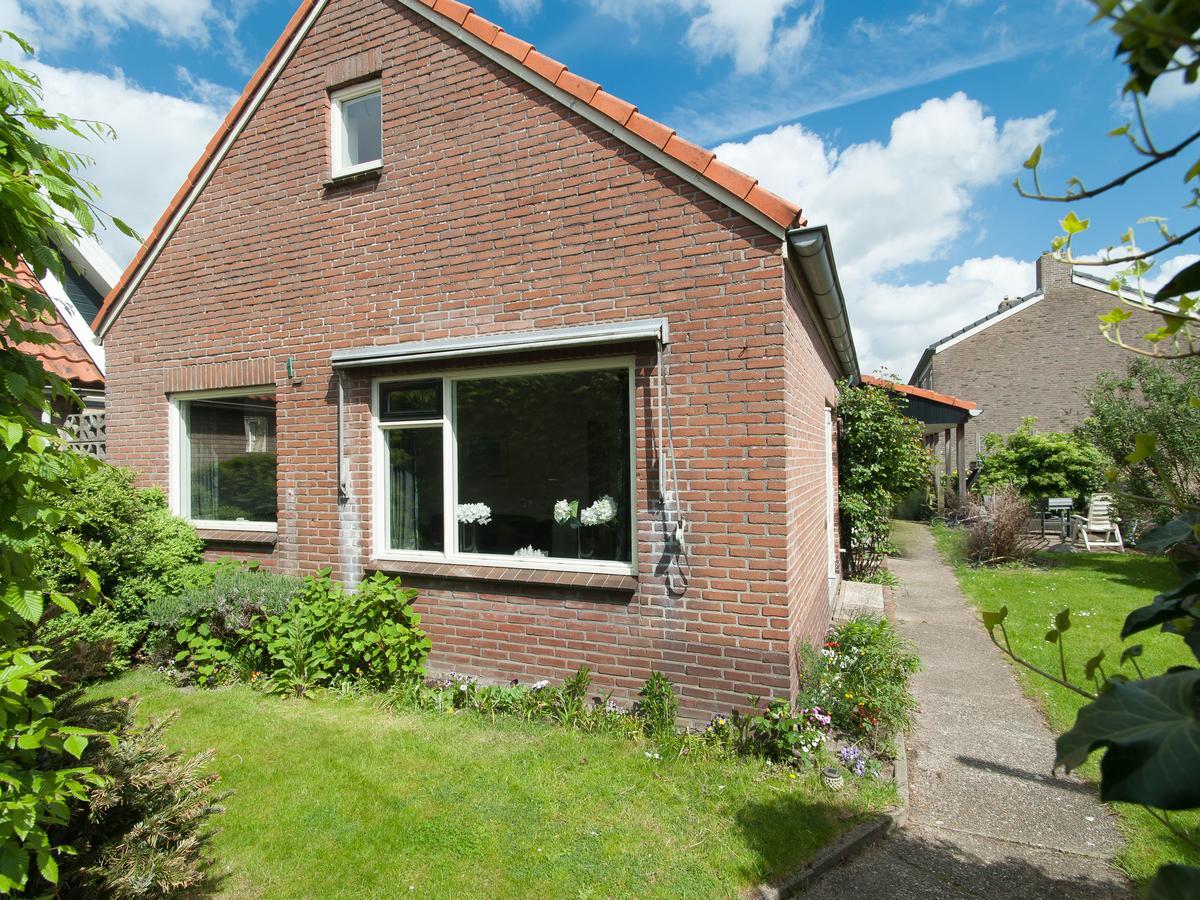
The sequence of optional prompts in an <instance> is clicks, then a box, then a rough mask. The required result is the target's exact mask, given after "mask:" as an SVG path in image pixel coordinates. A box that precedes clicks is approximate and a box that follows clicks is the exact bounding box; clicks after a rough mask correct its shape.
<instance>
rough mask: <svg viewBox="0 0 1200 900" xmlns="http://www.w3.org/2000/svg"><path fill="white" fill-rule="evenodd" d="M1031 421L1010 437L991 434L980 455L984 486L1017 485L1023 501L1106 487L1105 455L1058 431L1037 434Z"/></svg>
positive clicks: (1085, 493) (1079, 494) (1082, 493)
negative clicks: (1023, 498) (1104, 485)
mask: <svg viewBox="0 0 1200 900" xmlns="http://www.w3.org/2000/svg"><path fill="white" fill-rule="evenodd" d="M1033 427H1034V420H1033V419H1026V420H1025V421H1024V422H1023V423H1022V424H1021V427H1020V428H1018V429H1017V430H1016V431H1014V432H1013V433H1012V434H1010V435H1008V436H1007V437H1005V436H1003V435H999V434H989V435H988V436H987V437H986V438H984V452H983V454H982V455H981V456H980V464H981V465H982V467H983V471H982V473H981V474H980V476H979V485H980V487H982V488H985V489H996V488H999V487H1001V486H1003V485H1006V484H1011V485H1012V486H1013V487H1014V488H1016V489H1017V491H1018V492H1019V493H1020V494H1021V496H1022V497H1025V498H1026V499H1028V500H1040V499H1043V498H1045V497H1087V496H1089V495H1090V494H1091V493H1092V492H1093V491H1095V490H1096V489H1098V488H1099V487H1100V486H1101V485H1102V484H1103V483H1104V469H1105V466H1106V465H1107V464H1108V462H1107V460H1106V459H1105V457H1104V454H1103V453H1101V452H1100V451H1099V450H1097V449H1096V448H1095V447H1093V446H1091V445H1090V444H1088V443H1087V441H1085V440H1084V439H1082V438H1080V437H1078V436H1076V435H1073V434H1061V433H1059V432H1056V431H1046V432H1036V431H1034V430H1033Z"/></svg>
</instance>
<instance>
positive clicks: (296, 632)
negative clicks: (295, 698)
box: [242, 572, 430, 694]
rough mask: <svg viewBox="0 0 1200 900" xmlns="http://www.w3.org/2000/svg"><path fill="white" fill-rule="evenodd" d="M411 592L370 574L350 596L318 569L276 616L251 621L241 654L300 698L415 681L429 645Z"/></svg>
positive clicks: (396, 581) (278, 685) (394, 581)
mask: <svg viewBox="0 0 1200 900" xmlns="http://www.w3.org/2000/svg"><path fill="white" fill-rule="evenodd" d="M416 596H417V592H416V591H414V590H410V589H406V588H403V587H401V585H400V579H398V578H389V577H388V576H386V575H383V574H382V573H379V572H377V573H375V574H374V575H372V576H371V577H370V578H367V579H366V580H365V581H363V582H362V583H361V584H359V586H358V590H356V591H353V592H348V591H345V590H344V589H343V588H342V586H341V585H340V584H338V583H336V582H333V581H330V579H329V573H328V572H322V573H320V574H318V575H316V576H312V577H310V578H308V579H307V580H306V581H305V586H304V591H303V593H302V594H301V595H300V596H299V597H297V598H296V599H295V601H294V602H293V603H292V604H291V605H290V606H288V608H287V609H286V610H285V611H284V612H283V613H282V614H281V615H264V616H261V617H259V618H257V619H255V620H254V621H253V622H252V623H251V625H250V627H249V629H248V631H247V632H246V640H245V643H244V649H243V650H242V655H243V658H244V660H245V662H246V663H247V664H248V665H250V666H253V667H255V668H258V669H261V670H262V671H264V672H269V673H272V675H271V685H272V686H273V687H275V688H277V689H278V690H280V691H287V692H292V693H301V694H302V693H304V692H305V691H306V690H307V689H309V688H311V687H314V686H318V685H326V684H328V685H336V684H342V683H355V684H361V685H363V686H365V687H369V688H373V689H387V688H390V687H392V686H394V685H395V684H397V683H400V682H405V681H413V680H417V679H419V678H420V677H421V676H422V675H423V673H424V670H425V659H426V657H427V656H428V655H429V648H430V642H429V638H428V637H426V635H425V632H424V631H422V630H421V628H420V624H421V617H420V615H419V614H418V613H417V612H416V610H414V609H413V605H412V602H413V600H414V599H415V598H416Z"/></svg>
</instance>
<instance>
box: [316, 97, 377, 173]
mask: <svg viewBox="0 0 1200 900" xmlns="http://www.w3.org/2000/svg"><path fill="white" fill-rule="evenodd" d="M370 94H379V159H375V160H370V161H368V162H363V163H358V164H357V165H353V166H343V165H342V150H343V149H344V148H343V139H344V138H343V134H344V131H345V129H344V128H343V127H342V106H343V104H345V103H347V102H348V101H350V100H358V99H359V98H361V97H366V96H368V95H370ZM329 123H330V135H329V150H330V161H329V162H330V172H331V174H332V177H333V178H345V177H346V176H347V175H357V174H359V173H360V172H371V171H374V170H375V169H381V168H383V81H382V80H381V79H379V78H376V79H373V80H372V81H364V82H362V83H360V84H353V85H351V86H350V87H346V88H342V89H341V90H338V91H333V92H332V93H331V94H330V95H329Z"/></svg>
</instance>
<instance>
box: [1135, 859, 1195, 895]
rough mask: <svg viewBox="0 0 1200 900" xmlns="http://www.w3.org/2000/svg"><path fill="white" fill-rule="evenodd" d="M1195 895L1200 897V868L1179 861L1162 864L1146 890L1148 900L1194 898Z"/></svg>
mask: <svg viewBox="0 0 1200 900" xmlns="http://www.w3.org/2000/svg"><path fill="white" fill-rule="evenodd" d="M1194 897H1200V869H1197V868H1195V867H1194V866H1184V865H1180V864H1179V863H1167V864H1166V865H1164V866H1160V867H1159V869H1158V871H1157V872H1156V873H1155V874H1154V878H1153V879H1152V880H1151V881H1150V887H1149V889H1148V890H1147V892H1146V900H1192V898H1194Z"/></svg>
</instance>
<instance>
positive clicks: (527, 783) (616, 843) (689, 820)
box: [93, 671, 895, 898]
mask: <svg viewBox="0 0 1200 900" xmlns="http://www.w3.org/2000/svg"><path fill="white" fill-rule="evenodd" d="M93 694H95V695H97V696H127V695H131V694H137V695H139V696H140V697H141V700H142V702H141V705H140V707H139V713H138V714H139V716H140V717H142V718H146V717H151V716H152V717H161V716H163V715H166V714H168V713H170V712H172V711H175V710H177V711H178V718H177V719H176V720H175V721H174V722H173V724H172V725H171V726H170V729H169V731H168V738H169V741H170V742H171V743H172V744H173V745H174V746H177V747H178V748H180V749H183V750H185V751H187V752H196V751H199V750H203V749H207V748H210V747H211V748H213V749H215V750H216V752H217V757H216V762H215V765H216V768H217V770H218V771H219V772H220V774H221V778H222V784H223V786H224V787H226V788H229V789H232V790H233V791H234V792H235V793H234V794H233V796H232V797H231V798H230V799H229V800H228V801H227V804H226V805H227V812H226V813H225V815H223V816H221V817H219V822H218V826H219V828H220V829H221V831H220V833H219V834H218V836H217V838H216V841H215V847H214V849H215V854H216V857H217V865H216V866H215V867H214V869H215V872H216V873H218V875H220V874H222V873H226V872H227V873H228V874H225V875H224V877H222V878H220V879H219V881H218V882H217V883H216V884H215V885H214V889H215V893H218V894H221V895H224V896H231V897H239V898H249V897H297V896H305V897H364V896H410V897H420V896H455V897H489V898H501V897H612V896H648V895H659V896H686V897H718V896H720V897H725V896H732V895H735V894H737V893H738V892H739V891H740V890H741V889H744V888H746V887H748V886H750V885H753V884H756V883H759V882H761V881H764V880H767V879H769V878H770V877H771V876H773V875H776V874H779V873H781V872H783V871H786V870H788V869H790V868H791V867H793V866H795V865H797V864H798V863H800V862H801V861H803V860H804V859H806V858H807V857H809V856H811V855H812V854H813V853H814V852H815V851H816V850H818V849H819V848H820V847H821V846H822V845H823V844H825V843H826V842H828V841H829V840H830V839H831V838H832V837H833V836H835V835H836V834H838V833H840V832H842V831H844V830H845V829H847V828H849V827H851V826H852V825H854V824H855V823H857V822H859V821H861V820H862V819H863V818H865V817H866V816H868V815H869V814H871V813H873V812H876V811H878V810H880V809H882V808H883V807H884V806H886V805H888V804H890V803H891V802H893V801H894V798H895V793H894V788H893V787H892V785H891V784H890V783H885V782H878V781H861V782H859V781H855V780H854V779H848V781H849V782H853V783H849V784H848V785H847V788H846V789H845V790H844V791H843V792H842V793H840V794H836V795H835V794H832V793H830V792H829V791H827V790H826V789H824V788H823V787H821V785H820V782H819V779H818V778H817V777H816V775H815V774H801V775H799V776H797V777H794V778H793V777H789V776H787V775H784V774H780V773H778V772H776V771H772V770H769V769H768V768H767V767H766V765H765V764H763V763H760V762H755V761H748V760H736V761H729V760H701V759H684V760H669V759H664V760H656V759H653V758H651V757H648V756H647V755H646V754H647V752H648V751H649V750H650V749H651V748H650V746H649V745H643V744H641V743H638V742H634V741H630V740H628V739H625V738H622V737H619V736H616V735H602V734H583V733H579V732H576V731H571V730H568V729H561V728H554V727H551V726H542V725H532V724H526V723H520V722H514V721H498V722H496V723H489V722H487V721H485V720H483V719H481V718H479V717H477V716H474V715H472V714H465V713H460V714H457V715H454V714H444V713H443V714H439V713H424V712H407V711H395V710H385V709H381V708H380V707H379V706H378V705H377V704H375V703H373V702H372V701H371V700H370V699H367V698H361V697H355V698H345V697H334V696H326V697H322V698H319V699H316V700H312V701H301V700H280V699H278V698H274V697H269V696H265V695H263V694H260V693H257V692H255V691H252V690H251V689H249V688H247V687H244V686H237V687H229V688H222V689H218V690H214V691H200V690H198V691H191V692H183V691H180V690H178V689H176V688H174V687H172V686H171V685H169V684H168V683H167V682H165V681H164V680H162V679H161V678H160V677H159V676H157V675H155V674H154V673H151V672H147V671H135V672H132V673H129V674H127V675H125V676H123V677H122V678H120V679H118V680H115V681H113V682H109V683H107V684H104V685H101V686H99V687H97V688H95V689H93Z"/></svg>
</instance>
